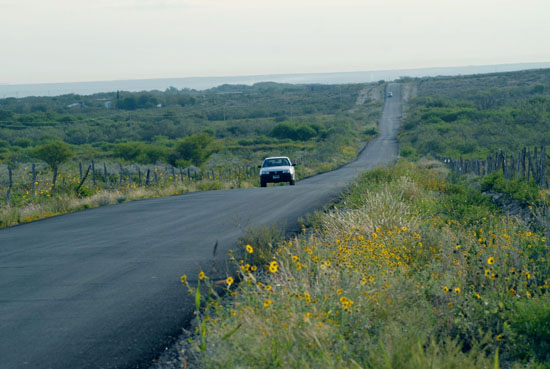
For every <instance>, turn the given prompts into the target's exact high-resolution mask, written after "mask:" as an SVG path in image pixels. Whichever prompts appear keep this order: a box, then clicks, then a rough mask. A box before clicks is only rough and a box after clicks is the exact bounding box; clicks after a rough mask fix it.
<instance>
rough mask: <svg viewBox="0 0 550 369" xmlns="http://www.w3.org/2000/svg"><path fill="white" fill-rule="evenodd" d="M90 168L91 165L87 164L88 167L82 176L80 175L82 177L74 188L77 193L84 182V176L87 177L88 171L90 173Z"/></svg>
mask: <svg viewBox="0 0 550 369" xmlns="http://www.w3.org/2000/svg"><path fill="white" fill-rule="evenodd" d="M91 168H92V165H88V169H87V170H86V174H85V175H84V177H82V179H81V180H80V184H79V185H78V187H77V188H76V193H77V194H78V191H80V187H82V185H83V184H84V181H86V178H87V177H88V173H90V169H91Z"/></svg>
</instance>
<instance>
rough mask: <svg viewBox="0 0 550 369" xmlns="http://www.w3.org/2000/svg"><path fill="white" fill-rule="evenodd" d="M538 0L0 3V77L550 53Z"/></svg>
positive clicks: (177, 73) (62, 77) (271, 69)
mask: <svg viewBox="0 0 550 369" xmlns="http://www.w3.org/2000/svg"><path fill="white" fill-rule="evenodd" d="M548 14H550V2H548V1H547V0H525V1H523V2H521V3H519V2H517V1H512V0H463V1H462V2H460V3H457V2H455V1H450V0H417V1H414V2H411V1H406V0H393V1H391V2H388V1H385V0H338V1H335V0H316V1H313V0H280V1H278V2H269V1H266V0H232V1H230V2H229V1H224V0H95V1H91V2H90V1H85V0H50V1H47V2H44V1H40V0H0V34H1V35H2V36H0V39H1V41H2V54H3V57H2V58H0V84H43V83H70V82H81V81H113V80H136V79H139V80H141V79H160V78H193V77H209V76H211V77H216V76H253V75H279V74H304V73H345V72H355V71H380V70H403V69H407V70H410V69H417V68H434V67H455V66H461V65H469V66H472V65H474V66H475V65H495V64H496V65H498V64H516V63H537V62H548V61H550V48H549V47H548V46H544V45H547V40H546V36H547V35H548V34H550V22H548V21H547V20H548Z"/></svg>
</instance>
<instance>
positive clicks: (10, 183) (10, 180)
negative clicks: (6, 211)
mask: <svg viewBox="0 0 550 369" xmlns="http://www.w3.org/2000/svg"><path fill="white" fill-rule="evenodd" d="M8 179H9V183H8V193H7V194H6V203H7V205H8V206H9V204H10V202H11V188H12V186H13V181H12V172H11V167H9V166H8Z"/></svg>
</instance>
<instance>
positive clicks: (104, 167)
mask: <svg viewBox="0 0 550 369" xmlns="http://www.w3.org/2000/svg"><path fill="white" fill-rule="evenodd" d="M103 180H104V181H105V184H104V185H103V188H105V189H107V187H109V177H108V176H107V164H105V162H103Z"/></svg>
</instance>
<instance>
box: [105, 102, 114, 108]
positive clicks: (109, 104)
mask: <svg viewBox="0 0 550 369" xmlns="http://www.w3.org/2000/svg"><path fill="white" fill-rule="evenodd" d="M105 108H107V109H112V108H113V103H112V102H110V101H105Z"/></svg>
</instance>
